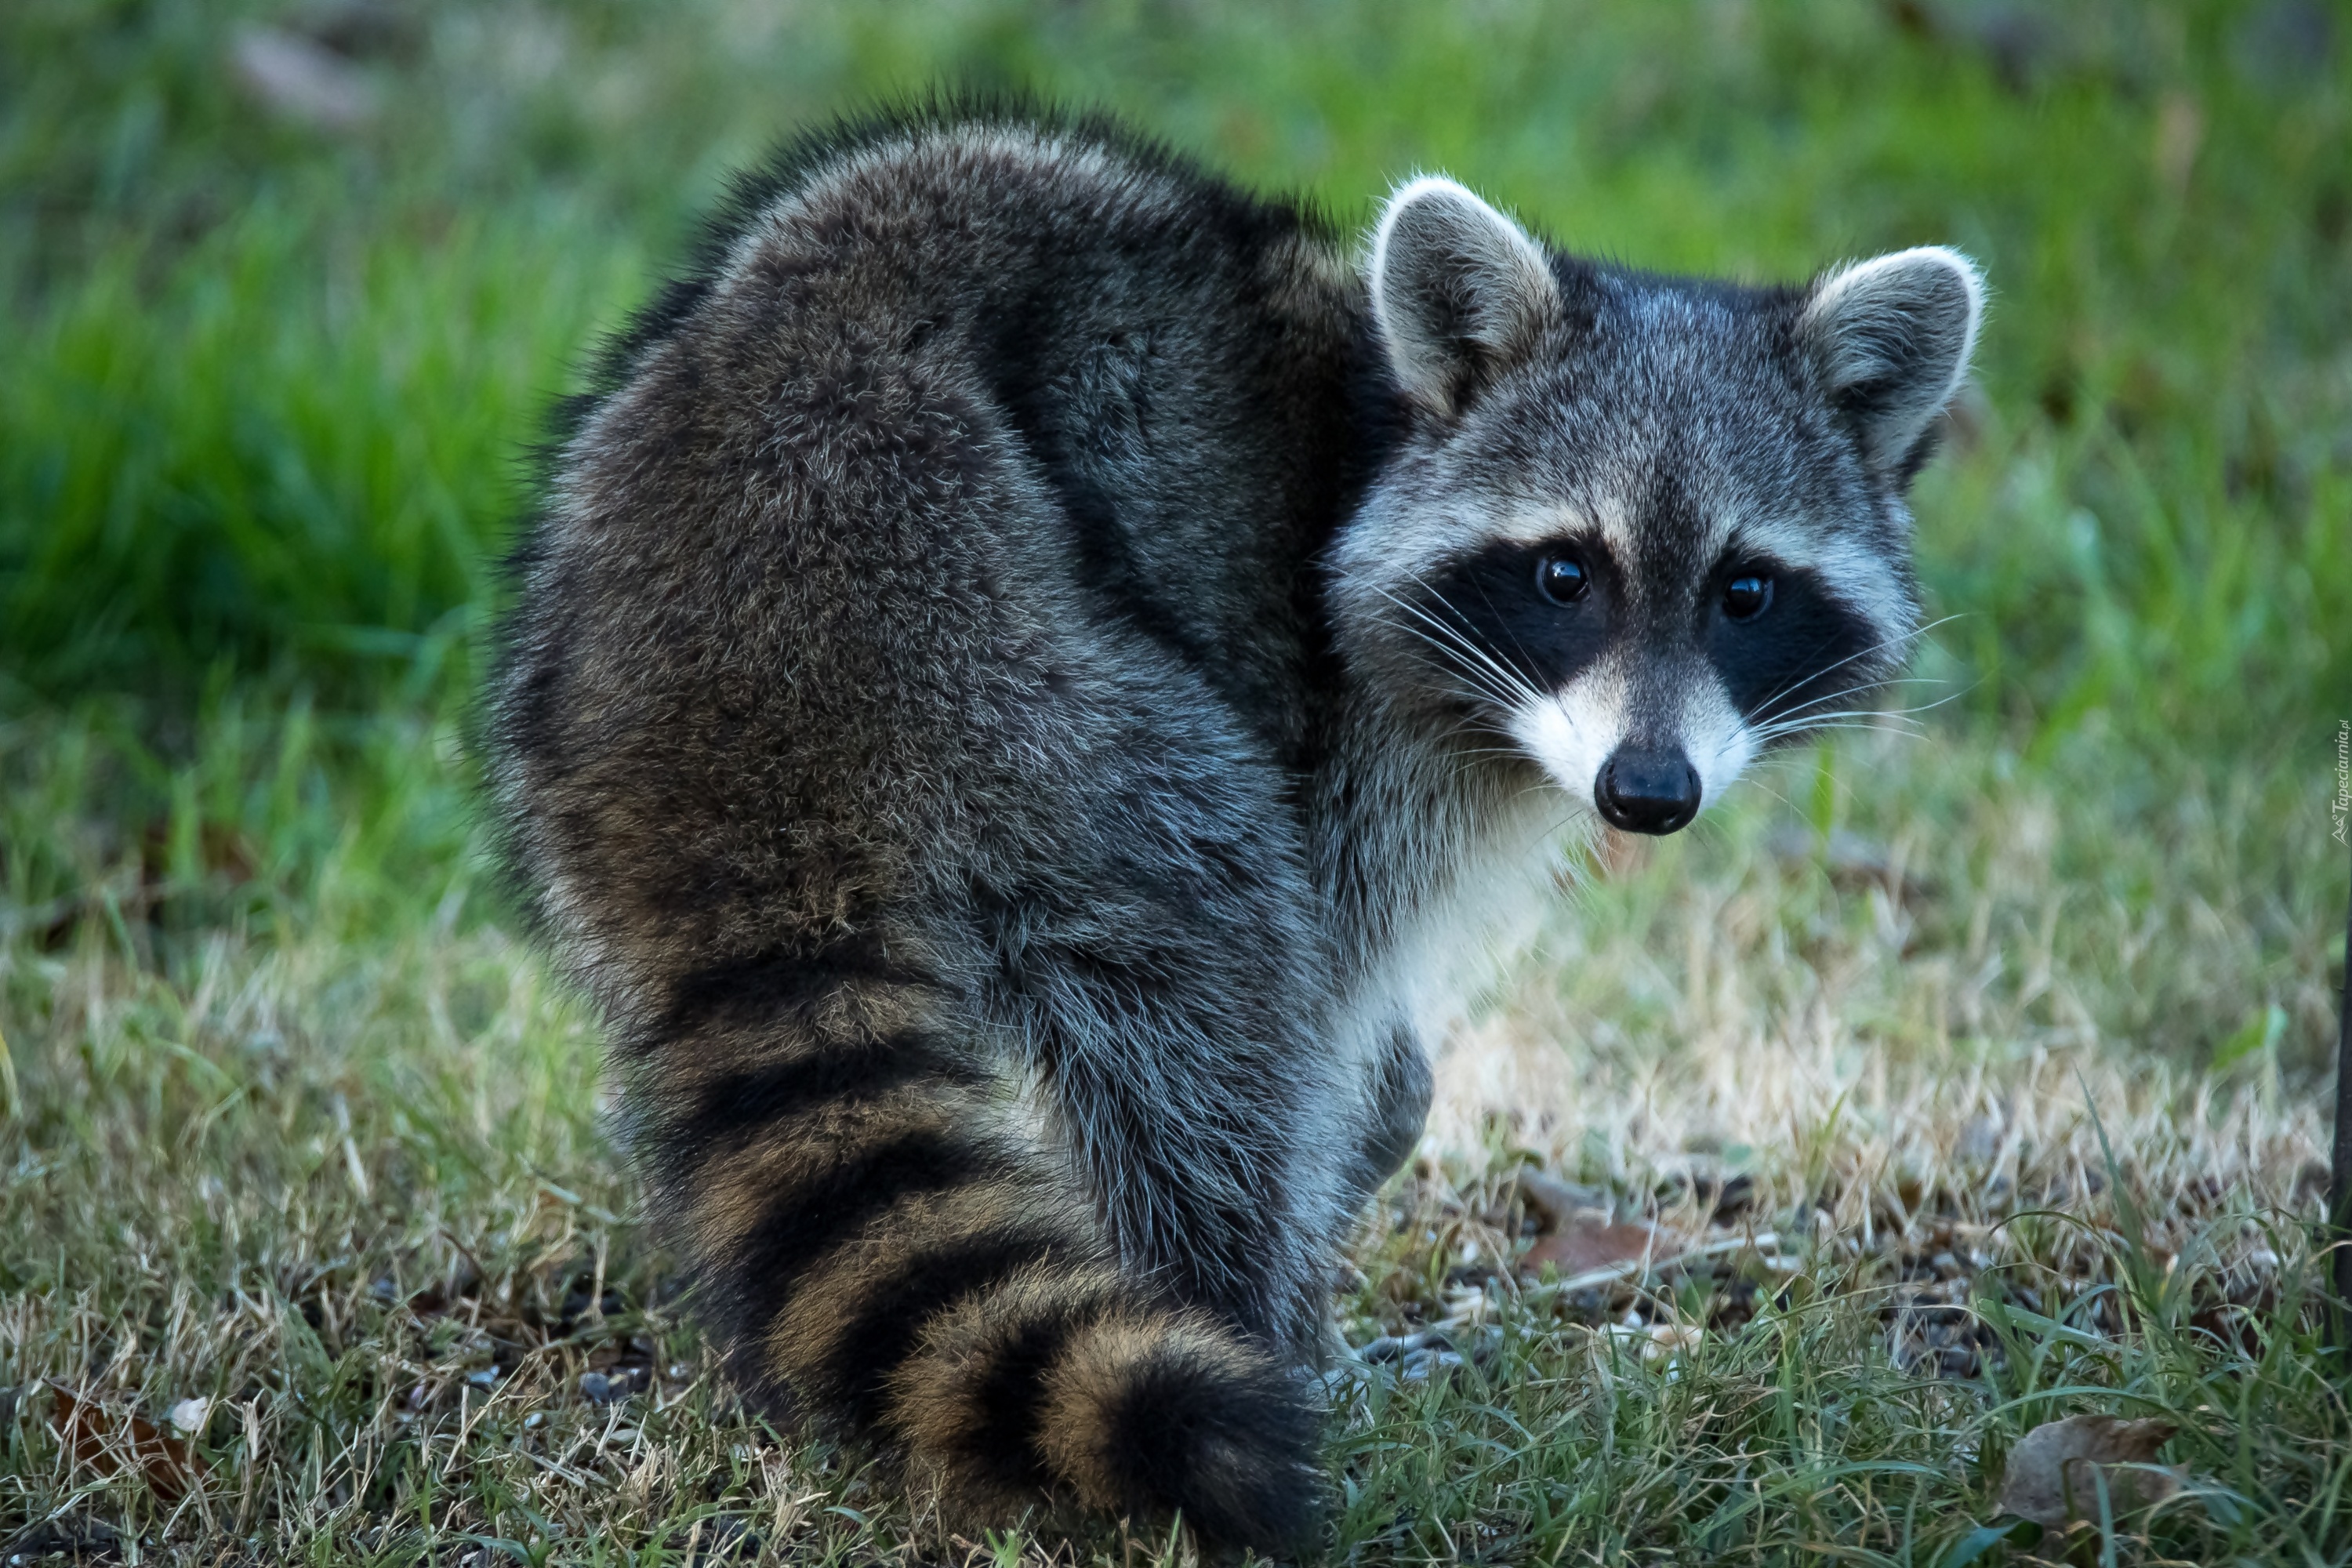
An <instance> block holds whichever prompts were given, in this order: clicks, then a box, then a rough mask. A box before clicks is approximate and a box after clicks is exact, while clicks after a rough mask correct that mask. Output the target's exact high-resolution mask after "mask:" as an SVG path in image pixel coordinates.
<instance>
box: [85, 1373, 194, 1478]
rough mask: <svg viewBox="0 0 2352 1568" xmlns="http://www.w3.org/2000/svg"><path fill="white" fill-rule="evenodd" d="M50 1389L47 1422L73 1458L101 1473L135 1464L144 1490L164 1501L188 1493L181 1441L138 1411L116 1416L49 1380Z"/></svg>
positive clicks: (112, 1473)
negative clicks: (51, 1396)
mask: <svg viewBox="0 0 2352 1568" xmlns="http://www.w3.org/2000/svg"><path fill="white" fill-rule="evenodd" d="M49 1388H50V1390H51V1391H52V1393H54V1394H55V1395H56V1403H55V1405H53V1406H52V1407H51V1409H50V1411H49V1424H50V1425H51V1426H54V1427H56V1428H57V1433H58V1441H59V1442H61V1443H63V1444H64V1445H65V1447H66V1452H67V1453H68V1454H70V1455H72V1456H73V1460H74V1463H76V1464H78V1465H88V1466H89V1468H91V1469H93V1470H96V1471H97V1472H98V1473H99V1474H100V1475H102V1476H115V1475H121V1473H122V1472H123V1471H124V1470H126V1469H131V1468H136V1469H137V1470H138V1471H139V1473H140V1474H141V1475H142V1476H143V1477H145V1478H146V1481H147V1489H148V1490H150V1491H152V1492H153V1493H154V1494H155V1495H156V1497H158V1498H159V1499H161V1500H163V1501H164V1502H177V1501H179V1500H180V1499H181V1498H183V1497H184V1496H186V1495H187V1490H188V1483H189V1480H190V1479H191V1478H192V1477H193V1475H194V1468H193V1467H192V1466H191V1465H190V1463H189V1459H188V1446H187V1445H186V1444H185V1443H184V1442H182V1441H180V1439H178V1438H177V1437H166V1436H163V1433H162V1432H161V1431H159V1430H157V1429H156V1426H155V1424H154V1423H153V1422H152V1421H150V1420H148V1419H147V1418H146V1417H145V1416H143V1415H139V1414H137V1413H136V1412H132V1413H131V1414H127V1415H118V1414H116V1413H115V1412H113V1411H110V1410H109V1409H107V1408H106V1407H105V1406H104V1405H100V1404H99V1403H98V1402H97V1401H96V1400H92V1399H86V1398H84V1397H83V1396H82V1395H80V1394H76V1393H75V1392H74V1391H73V1390H72V1389H70V1388H68V1387H67V1386H66V1385H65V1384H62V1383H56V1382H52V1383H51V1384H49Z"/></svg>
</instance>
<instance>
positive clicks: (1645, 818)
mask: <svg viewBox="0 0 2352 1568" xmlns="http://www.w3.org/2000/svg"><path fill="white" fill-rule="evenodd" d="M1592 798H1593V804H1594V805H1598V806H1600V807H1601V816H1605V817H1607V818H1608V819H1609V825H1610V826H1612V827H1622V828H1623V829H1624V830H1625V831H1626V832H1628V833H1672V832H1674V831H1675V829H1676V828H1678V827H1687V826H1690V819H1691V818H1692V817H1694V816H1697V815H1698V770H1697V769H1696V768H1695V767H1692V766H1691V765H1690V759H1689V758H1688V757H1685V756H1684V755H1683V752H1682V748H1681V747H1679V746H1664V747H1653V746H1620V747H1618V748H1617V754H1616V755H1615V756H1613V757H1611V758H1610V759H1609V761H1608V762H1607V763H1603V764H1602V766H1601V776H1600V777H1599V778H1598V779H1596V780H1594V781H1593V784H1592Z"/></svg>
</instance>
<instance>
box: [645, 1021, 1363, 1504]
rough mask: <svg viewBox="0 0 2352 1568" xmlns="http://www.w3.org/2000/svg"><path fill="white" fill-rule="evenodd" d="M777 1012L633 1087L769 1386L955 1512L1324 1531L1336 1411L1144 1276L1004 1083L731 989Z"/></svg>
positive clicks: (720, 1299)
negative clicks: (892, 1464)
mask: <svg viewBox="0 0 2352 1568" xmlns="http://www.w3.org/2000/svg"><path fill="white" fill-rule="evenodd" d="M729 989H730V991H734V990H735V988H734V987H730V988H729ZM763 992H764V993H765V996H764V997H761V993H763ZM755 998H758V999H761V1000H764V1001H766V1002H767V1003H768V1004H769V1005H766V1006H759V1007H757V1008H756V1009H744V1011H746V1012H749V1011H753V1010H756V1011H757V1012H758V1013H759V1014H761V1015H763V1016H761V1017H759V1019H758V1021H757V1022H756V1023H754V1022H753V1020H752V1019H751V1017H748V1016H740V1015H739V1016H737V1017H734V1018H726V1017H721V1016H713V1015H714V1014H716V1013H736V1012H737V1011H738V1006H737V1005H740V1003H743V1002H747V1001H752V1000H754V999H755ZM776 1000H778V998H777V997H776V995H775V992H774V990H773V989H772V988H771V987H769V986H765V985H760V984H753V985H751V986H748V987H745V988H743V989H742V990H740V991H735V994H734V995H733V996H732V997H730V1003H732V1004H736V1005H722V1006H721V1007H719V1008H716V1009H711V1010H709V1011H704V1012H703V1016H701V1017H700V1018H699V1019H698V1020H697V1021H696V1023H695V1024H693V1025H690V1026H688V1027H686V1028H685V1029H682V1030H680V1031H678V1032H677V1033H676V1034H671V1035H670V1037H669V1038H667V1040H666V1041H664V1042H662V1043H661V1044H660V1045H657V1046H656V1047H654V1049H652V1050H651V1051H649V1052H648V1053H647V1054H646V1055H645V1056H643V1057H640V1058H638V1061H637V1064H636V1066H637V1070H636V1071H635V1072H634V1073H633V1074H632V1075H631V1076H632V1078H633V1079H634V1082H633V1084H632V1095H633V1099H634V1100H635V1111H636V1121H637V1125H638V1127H639V1129H640V1131H641V1132H644V1133H650V1134H651V1137H650V1138H647V1139H646V1140H645V1141H644V1142H641V1144H640V1147H641V1149H643V1150H644V1151H645V1152H646V1154H647V1155H649V1157H650V1159H651V1162H652V1163H653V1164H654V1166H655V1175H656V1196H657V1201H658V1202H660V1203H661V1204H662V1206H664V1207H665V1208H666V1209H667V1210H668V1214H669V1217H670V1218H671V1219H672V1220H673V1222H674V1223H675V1226H676V1228H677V1230H678V1231H680V1232H681V1233H682V1236H683V1239H685V1241H686V1242H687V1244H688V1247H689V1248H690V1250H691V1251H692V1253H693V1254H694V1255H695V1257H696V1258H697V1260H698V1265H699V1271H700V1274H701V1276H702V1289H701V1295H702V1298H703V1301H704V1303H705V1310H706V1313H707V1314H708V1315H709V1316H712V1317H715V1318H716V1319H717V1320H718V1321H717V1323H716V1325H715V1326H717V1327H718V1328H719V1330H720V1331H721V1332H722V1333H723V1334H724V1335H725V1336H726V1337H727V1338H728V1339H729V1340H730V1342H731V1344H732V1348H733V1352H734V1355H735V1358H736V1360H737V1363H738V1364H739V1365H740V1367H741V1368H742V1369H743V1371H744V1372H745V1373H747V1374H748V1375H749V1378H750V1380H751V1381H752V1382H754V1383H756V1384H761V1385H764V1386H768V1387H772V1388H773V1387H777V1386H779V1385H780V1386H781V1387H782V1389H783V1390H784V1391H786V1392H787V1393H788V1394H789V1395H790V1397H791V1400H792V1403H793V1405H795V1406H797V1407H798V1409H799V1410H800V1412H801V1413H802V1414H803V1415H807V1416H811V1417H814V1418H815V1419H816V1420H817V1421H818V1422H819V1423H820V1424H823V1425H826V1426H833V1427H835V1428H836V1429H841V1430H845V1431H848V1432H852V1433H857V1434H863V1435H866V1436H872V1437H875V1438H878V1439H880V1440H882V1441H883V1442H884V1443H886V1444H887V1445H889V1446H891V1447H895V1448H897V1449H898V1450H899V1451H900V1452H901V1453H903V1455H904V1456H905V1458H906V1460H907V1464H908V1471H909V1474H910V1479H914V1480H916V1481H917V1482H918V1483H919V1484H928V1486H929V1488H931V1489H935V1491H936V1493H937V1495H938V1496H939V1497H940V1500H941V1502H942V1504H943V1506H944V1508H945V1509H946V1510H948V1512H949V1513H950V1516H952V1517H954V1518H957V1519H959V1520H971V1521H975V1522H977V1521H1011V1520H1012V1519H1013V1518H1015V1517H1017V1516H1018V1515H1019V1513H1020V1512H1021V1511H1022V1510H1023V1509H1024V1508H1026V1507H1029V1506H1032V1505H1034V1504H1036V1503H1039V1502H1041V1501H1044V1500H1045V1498H1046V1496H1047V1495H1049V1494H1054V1495H1059V1496H1062V1497H1066V1498H1074V1499H1076V1500H1077V1501H1079V1502H1081V1503H1083V1504H1085V1505H1087V1506H1088V1507H1091V1508H1095V1509H1099V1510H1106V1511H1108V1512H1110V1513H1113V1514H1118V1515H1125V1516H1129V1517H1132V1518H1135V1519H1137V1520H1139V1521H1141V1520H1145V1519H1164V1518H1165V1517H1167V1516H1168V1515H1170V1514H1173V1513H1179V1512H1181V1515H1182V1516H1183V1518H1184V1519H1185V1521H1188V1522H1189V1523H1190V1524H1191V1525H1192V1528H1193V1529H1194V1530H1195V1531H1197V1532H1198V1533H1199V1534H1200V1535H1201V1536H1202V1538H1203V1539H1204V1540H1206V1541H1210V1542H1218V1543H1223V1544H1230V1545H1250V1546H1258V1547H1263V1548H1277V1547H1282V1546H1287V1545H1292V1544H1296V1543H1297V1542H1299V1541H1300V1540H1301V1539H1302V1537H1303V1536H1304V1533H1305V1532H1306V1531H1307V1529H1308V1527H1309V1526H1310V1525H1311V1524H1312V1522H1313V1519H1314V1516H1315V1513H1316V1505H1317V1498H1318V1489H1319V1479H1318V1472H1317V1470H1316V1468H1315V1467H1314V1462H1313V1461H1314V1457H1315V1447H1316V1439H1317V1431H1318V1419H1317V1415H1316V1413H1315V1411H1314V1410H1313V1409H1312V1408H1310V1406H1309V1405H1307V1402H1306V1401H1305V1399H1304V1398H1303V1397H1302V1394H1301V1391H1300V1390H1299V1389H1298V1388H1297V1385H1296V1384H1294V1382H1293V1380H1292V1378H1291V1376H1290V1375H1289V1373H1287V1371H1286V1369H1285V1368H1284V1367H1283V1366H1282V1365H1281V1364H1279V1363H1277V1362H1276V1360H1275V1358H1274V1357H1273V1356H1272V1355H1270V1354H1268V1353H1267V1352H1265V1350H1263V1349H1261V1348H1260V1347H1259V1346H1258V1345H1257V1344H1256V1343H1255V1342H1254V1341H1252V1340H1251V1339H1249V1338H1247V1337H1246V1336H1244V1334H1242V1333H1241V1332H1239V1331H1236V1330H1235V1329H1234V1328H1233V1327H1231V1326H1229V1325H1228V1324H1226V1323H1225V1322H1223V1321H1222V1320H1220V1319H1218V1318H1216V1317H1214V1316H1213V1315H1212V1314H1210V1313H1208V1312H1205V1311H1202V1310H1197V1309H1190V1308H1184V1307H1180V1306H1174V1305H1171V1304H1169V1303H1167V1302H1166V1301H1164V1300H1160V1299H1158V1298H1157V1297H1156V1296H1155V1295H1154V1294H1153V1293H1152V1292H1151V1291H1150V1289H1148V1288H1147V1287H1145V1286H1144V1285H1143V1284H1141V1283H1140V1282H1139V1281H1137V1280H1135V1279H1131V1278H1129V1277H1127V1276H1125V1275H1123V1274H1122V1273H1121V1271H1120V1270H1119V1269H1118V1268H1117V1267H1116V1266H1115V1265H1114V1264H1113V1262H1112V1261H1111V1259H1110V1257H1109V1253H1108V1247H1107V1246H1106V1244H1105V1243H1104V1241H1103V1239H1102V1237H1101V1233H1100V1229H1099V1226H1098V1223H1097V1220H1096V1219H1095V1216H1094V1212H1093V1209H1092V1207H1091V1205H1089V1204H1087V1202H1086V1200H1085V1199H1084V1197H1083V1195H1082V1194H1079V1193H1077V1192H1076V1191H1075V1190H1073V1187H1072V1184H1071V1183H1070V1181H1069V1179H1068V1177H1067V1175H1066V1173H1065V1171H1064V1169H1063V1166H1062V1163H1061V1161H1060V1159H1059V1158H1058V1156H1055V1155H1053V1154H1051V1153H1049V1152H1047V1151H1045V1150H1044V1149H1042V1148H1041V1147H1039V1146H1038V1145H1037V1144H1036V1143H1035V1142H1034V1140H1032V1139H1029V1138H1024V1137H1023V1136H1021V1135H1020V1134H1019V1133H1018V1131H1016V1126H1017V1123H1018V1121H1019V1120H1020V1119H1019V1118H1017V1117H1016V1116H1015V1115H1013V1114H1012V1112H1013V1109H1014V1107H1013V1103H1012V1102H1011V1100H1009V1099H1008V1094H1009V1091H1008V1089H1007V1088H1006V1086H1004V1085H1003V1084H1002V1083H1001V1082H998V1081H995V1080H994V1079H993V1078H992V1075H991V1074H990V1073H988V1072H987V1071H985V1070H984V1069H983V1068H982V1066H981V1065H979V1064H978V1063H976V1062H975V1061H973V1060H972V1059H971V1058H968V1057H965V1056H963V1055H962V1054H961V1053H959V1052H958V1051H956V1050H954V1049H952V1048H950V1047H944V1046H942V1045H941V1044H940V1041H939V1040H938V1038H937V1037H935V1036H934V1035H933V1034H932V1033H931V1031H929V1030H927V1029H923V1028H920V1027H917V1026H909V1025H908V1024H907V1023H906V1022H905V1021H904V1019H903V1018H902V1017H899V1018H894V1017H891V1016H889V1015H891V1014H892V1013H895V1012H896V1009H895V1008H892V1007H889V1006H887V1005H884V1006H881V1007H879V1008H877V1007H875V1006H871V1005H859V1004H858V1002H857V1001H856V999H855V998H853V997H847V996H844V995H843V994H840V993H838V992H835V993H834V994H832V995H831V996H830V997H829V998H826V999H824V1000H821V1001H816V1002H814V1003H809V1002H805V1001H804V1002H803V1005H798V1006H793V1005H787V1006H785V1007H782V1008H775V1007H774V1006H773V1003H774V1002H775V1001H776ZM697 1010H698V1011H702V1010H700V1009H697ZM779 1013H782V1014H783V1015H784V1016H782V1017H779V1016H778V1014H779ZM894 1024H895V1025H897V1026H895V1027H894V1026H892V1025H894Z"/></svg>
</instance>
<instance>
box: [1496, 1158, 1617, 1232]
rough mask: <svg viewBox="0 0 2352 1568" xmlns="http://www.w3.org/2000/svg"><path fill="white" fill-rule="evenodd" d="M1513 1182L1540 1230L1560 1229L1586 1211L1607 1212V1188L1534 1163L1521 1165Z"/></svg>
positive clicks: (1513, 1175) (1604, 1213) (1515, 1173)
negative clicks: (1573, 1179) (1562, 1176)
mask: <svg viewBox="0 0 2352 1568" xmlns="http://www.w3.org/2000/svg"><path fill="white" fill-rule="evenodd" d="M1511 1181H1512V1183H1513V1186H1514V1188H1515V1190H1516V1191H1517V1193H1518V1194H1519V1202H1520V1203H1521V1204H1522V1205H1525V1206H1526V1208H1527V1211H1528V1214H1530V1215H1533V1216H1534V1217H1535V1220H1536V1223H1537V1225H1538V1226H1539V1227H1540V1228H1541V1229H1544V1230H1547V1231H1553V1230H1558V1229H1559V1227H1560V1226H1564V1225H1566V1224H1568V1223H1569V1222H1570V1221H1571V1220H1573V1219H1574V1218H1576V1216H1577V1215H1578V1214H1579V1213H1580V1212H1582V1211H1586V1210H1596V1209H1597V1210H1599V1211H1601V1215H1602V1216H1603V1217H1605V1216H1606V1215H1607V1213H1608V1209H1609V1194H1608V1191H1607V1189H1605V1188H1601V1187H1584V1186H1578V1185H1575V1184H1572V1183H1569V1182H1563V1181H1561V1180H1560V1179H1559V1177H1558V1176H1553V1175H1548V1174H1546V1173H1544V1172H1541V1171H1538V1170H1537V1169H1536V1168H1535V1167H1534V1166H1532V1165H1522V1166H1520V1167H1519V1168H1518V1170H1517V1171H1516V1172H1514V1173H1512V1176H1511Z"/></svg>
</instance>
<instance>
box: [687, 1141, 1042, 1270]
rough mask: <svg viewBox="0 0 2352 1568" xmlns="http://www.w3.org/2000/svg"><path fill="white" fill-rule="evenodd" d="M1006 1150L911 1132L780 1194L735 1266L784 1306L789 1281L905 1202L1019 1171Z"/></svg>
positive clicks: (746, 1240) (854, 1154)
mask: <svg viewBox="0 0 2352 1568" xmlns="http://www.w3.org/2000/svg"><path fill="white" fill-rule="evenodd" d="M1011 1174H1013V1163H1012V1162H1011V1161H1010V1160H1009V1159H1008V1158H1007V1157H1006V1155H1005V1154H1004V1153H1003V1152H1002V1151H1000V1150H998V1149H995V1148H993V1147H992V1146H990V1145H989V1144H987V1143H985V1142H981V1141H978V1140H974V1139H970V1138H959V1137H954V1136H950V1135H948V1134H945V1133H940V1132H931V1131H924V1132H909V1133H907V1134H905V1135H904V1136H902V1137H898V1138H894V1139H891V1140H889V1141H887V1142H881V1143H877V1144H875V1145H872V1146H870V1147H867V1148H863V1149H859V1150H856V1152H852V1153H850V1154H848V1155H847V1156H846V1157H845V1158H843V1159H841V1160H839V1161H837V1162H835V1163H834V1164H833V1165H832V1166H830V1167H829V1168H828V1169H826V1170H825V1171H824V1173H822V1174H821V1175H818V1176H816V1177H814V1179H812V1180H809V1181H806V1182H803V1183H800V1184H797V1185H795V1186H793V1187H791V1188H789V1189H787V1190H785V1191H783V1192H780V1193H778V1194H775V1196H774V1198H773V1199H772V1200H771V1202H770V1204H769V1207H768V1212H767V1215H766V1217H764V1218H763V1219H761V1221H760V1222H759V1224H758V1225H757V1226H754V1227H753V1228H752V1230H751V1235H749V1236H748V1237H745V1238H744V1240H743V1244H742V1246H741V1247H740V1249H739V1251H738V1253H737V1256H736V1257H735V1258H733V1259H732V1260H731V1265H732V1271H733V1272H735V1274H736V1276H737V1278H738V1279H740V1280H742V1281H744V1282H745V1285H746V1286H748V1287H750V1288H751V1292H752V1293H755V1294H759V1295H763V1296H765V1297H766V1298H767V1299H768V1300H770V1301H772V1302H773V1303H774V1304H775V1305H776V1306H777V1307H778V1308H781V1307H782V1305H783V1304H784V1303H785V1302H787V1301H789V1300H790V1292H789V1289H782V1287H783V1283H784V1282H785V1281H792V1280H799V1279H805V1278H806V1277H807V1276H808V1275H809V1274H811V1273H812V1272H814V1271H815V1270H816V1269H818V1268H822V1267H823V1266H824V1262H825V1260H826V1258H828V1257H829V1256H830V1255H831V1254H832V1253H833V1252H834V1251H835V1249H837V1248H838V1247H842V1246H844V1245H845V1244H846V1243H849V1242H852V1241H855V1240H856V1239H857V1237H859V1236H860V1235H861V1234H862V1233H863V1232H864V1231H865V1230H866V1226H869V1225H871V1224H872V1223H873V1222H874V1221H875V1220H876V1219H877V1218H879V1217H880V1216H881V1215H884V1214H886V1213H887V1212H888V1211H889V1210H890V1208H891V1207H892V1206H894V1205H897V1204H898V1203H900V1202H901V1201H903V1200H905V1199H907V1198H909V1197H912V1196H915V1195H916V1194H924V1193H941V1192H947V1191H950V1190H951V1189H953V1188H957V1187H962V1186H970V1185H973V1184H981V1183H985V1182H991V1181H1002V1180H1003V1179H1005V1178H1006V1177H1008V1176H1010V1175H1011Z"/></svg>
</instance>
